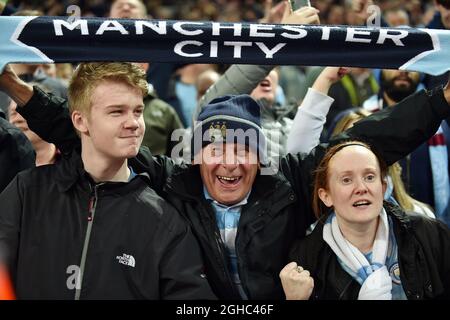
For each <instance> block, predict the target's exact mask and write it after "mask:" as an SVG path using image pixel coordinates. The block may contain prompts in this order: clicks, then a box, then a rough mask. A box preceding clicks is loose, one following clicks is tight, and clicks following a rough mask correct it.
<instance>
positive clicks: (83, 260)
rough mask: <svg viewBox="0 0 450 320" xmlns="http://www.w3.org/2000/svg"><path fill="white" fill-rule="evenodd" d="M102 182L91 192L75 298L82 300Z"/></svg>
mask: <svg viewBox="0 0 450 320" xmlns="http://www.w3.org/2000/svg"><path fill="white" fill-rule="evenodd" d="M101 185H102V184H98V185H95V186H94V193H93V194H92V193H91V197H90V199H89V209H88V210H89V211H88V216H87V220H88V223H87V228H86V235H85V237H84V244H83V251H82V253H81V262H80V276H79V282H78V283H79V287H77V289H76V291H75V300H80V296H81V286H82V284H83V276H84V268H85V265H86V256H87V251H88V247H89V240H90V238H91V231H92V224H93V223H94V217H95V209H96V207H97V200H98V194H97V191H98V187H99V186H101Z"/></svg>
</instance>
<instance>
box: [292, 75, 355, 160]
mask: <svg viewBox="0 0 450 320" xmlns="http://www.w3.org/2000/svg"><path fill="white" fill-rule="evenodd" d="M346 73H348V69H346V68H339V67H328V68H325V69H324V70H323V71H322V72H321V74H320V75H319V77H318V78H317V80H316V81H315V82H314V85H313V86H312V87H311V88H309V89H308V93H307V94H306V96H305V99H304V100H303V102H302V104H301V105H300V107H299V109H298V112H297V114H296V115H295V118H294V122H293V124H292V129H291V132H290V134H289V136H288V140H287V152H288V153H304V154H308V153H309V152H311V150H312V149H314V148H315V147H316V146H317V145H318V144H319V142H320V134H321V133H322V130H323V126H324V124H325V122H326V116H327V114H328V111H329V110H330V107H331V105H332V104H333V101H334V99H333V98H331V97H329V96H328V95H327V94H328V91H329V89H330V87H331V85H332V84H333V83H335V82H337V81H339V80H340V79H341V78H342V77H343V76H344V75H345V74H346Z"/></svg>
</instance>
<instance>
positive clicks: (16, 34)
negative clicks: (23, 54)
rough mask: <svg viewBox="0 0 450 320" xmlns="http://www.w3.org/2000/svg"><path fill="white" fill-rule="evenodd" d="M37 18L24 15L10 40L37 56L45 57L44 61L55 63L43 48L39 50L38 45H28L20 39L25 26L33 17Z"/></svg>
mask: <svg viewBox="0 0 450 320" xmlns="http://www.w3.org/2000/svg"><path fill="white" fill-rule="evenodd" d="M35 18H37V16H30V17H24V19H23V20H22V21H21V22H20V24H19V26H18V27H17V29H16V31H14V33H13V34H12V36H11V38H10V40H11V42H13V43H15V44H16V45H18V46H20V47H23V48H26V49H28V50H30V51H33V52H34V53H35V54H36V55H37V56H39V57H40V58H41V59H43V60H44V61H42V62H47V63H54V61H53V60H52V59H50V58H49V57H47V56H46V55H45V54H44V53H43V52H42V51H41V50H39V49H38V48H36V47H32V46H27V45H26V44H25V43H23V42H21V41H19V37H20V34H21V33H22V31H23V29H24V28H25V26H26V25H27V24H28V23H29V22H30V21H31V20H33V19H35ZM18 62H19V61H18ZM22 62H26V61H22Z"/></svg>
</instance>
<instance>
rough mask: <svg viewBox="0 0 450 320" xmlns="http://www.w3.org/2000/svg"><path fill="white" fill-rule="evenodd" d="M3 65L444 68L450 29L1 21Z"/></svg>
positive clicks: (448, 61) (449, 65) (448, 65)
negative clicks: (97, 63) (106, 63)
mask: <svg viewBox="0 0 450 320" xmlns="http://www.w3.org/2000/svg"><path fill="white" fill-rule="evenodd" d="M0 30H1V32H0V70H3V67H4V66H5V64H7V63H13V62H14V63H52V62H55V63H58V62H79V61H80V62H81V61H136V62H144V61H150V62H177V63H225V64H270V65H304V66H348V67H368V68H383V69H387V68H390V69H402V70H414V71H420V72H425V73H429V74H433V75H437V74H442V73H443V72H445V71H447V70H450V31H449V30H429V29H412V28H367V27H355V26H305V25H281V24H258V23H246V22H239V23H225V22H194V21H165V20H142V19H141V20H130V19H108V18H79V19H76V20H74V19H73V17H0Z"/></svg>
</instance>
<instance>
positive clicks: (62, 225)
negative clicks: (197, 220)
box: [0, 63, 214, 299]
mask: <svg viewBox="0 0 450 320" xmlns="http://www.w3.org/2000/svg"><path fill="white" fill-rule="evenodd" d="M146 94H147V82H146V81H145V74H144V72H143V71H142V70H140V69H139V68H138V67H136V66H134V65H133V64H130V63H86V64H81V65H80V66H79V67H78V69H77V70H76V72H75V74H74V76H73V79H72V81H71V84H70V87H69V105H70V113H71V119H72V122H73V126H74V127H75V129H76V131H77V134H78V135H79V136H80V138H81V154H79V153H75V152H74V153H73V154H72V155H71V156H70V157H69V158H65V159H63V160H61V161H60V162H59V163H58V164H56V165H48V166H42V167H39V168H36V169H33V170H29V171H26V172H23V173H21V174H19V175H18V176H17V177H16V178H15V179H14V180H13V182H12V183H11V184H10V185H9V186H8V187H7V188H6V189H5V191H4V192H3V193H2V194H0V202H1V203H2V210H1V213H0V246H1V247H2V248H3V249H4V251H5V252H4V253H5V261H6V263H7V266H8V267H9V269H10V272H11V274H12V278H13V282H14V284H15V289H16V294H17V297H18V298H23V299H74V298H75V299H208V298H214V295H213V294H212V292H211V290H210V288H209V285H208V282H207V280H206V279H205V278H204V276H203V275H202V261H201V258H200V250H199V247H198V244H197V242H196V240H195V238H194V237H193V235H192V234H191V232H190V230H189V228H188V227H187V225H186V224H185V222H184V220H183V219H182V218H180V215H179V214H178V213H177V212H176V211H175V210H174V209H173V208H172V207H171V206H170V205H168V204H167V203H166V202H165V201H164V200H163V199H161V198H160V197H159V196H157V195H156V193H155V192H154V191H153V190H152V189H151V188H150V187H149V184H150V179H149V177H148V175H146V174H136V173H134V172H133V170H132V169H131V168H130V167H129V166H128V160H127V159H129V158H133V157H134V156H136V154H137V152H138V151H139V148H140V146H141V142H142V137H143V135H144V131H145V125H144V120H143V109H144V103H143V98H144V97H145V95H146Z"/></svg>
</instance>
